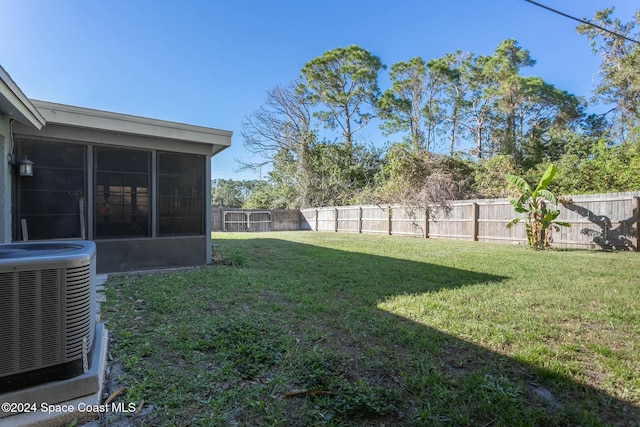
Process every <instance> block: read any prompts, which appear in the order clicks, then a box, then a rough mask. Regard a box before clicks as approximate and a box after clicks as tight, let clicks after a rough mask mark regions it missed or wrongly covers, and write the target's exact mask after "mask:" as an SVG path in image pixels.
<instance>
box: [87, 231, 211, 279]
mask: <svg viewBox="0 0 640 427" xmlns="http://www.w3.org/2000/svg"><path fill="white" fill-rule="evenodd" d="M210 241H211V238H210V237H209V238H207V236H181V237H160V238H146V239H117V240H98V241H96V242H95V243H96V248H97V252H98V257H97V266H96V270H97V272H98V273H116V272H124V271H137V270H148V269H156V268H171V267H189V266H198V265H205V264H208V263H210V261H211V256H210V255H209V257H208V258H207V255H206V253H207V248H208V247H209V250H211V249H210V246H211V245H210Z"/></svg>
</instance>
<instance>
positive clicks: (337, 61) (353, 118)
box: [297, 45, 384, 145]
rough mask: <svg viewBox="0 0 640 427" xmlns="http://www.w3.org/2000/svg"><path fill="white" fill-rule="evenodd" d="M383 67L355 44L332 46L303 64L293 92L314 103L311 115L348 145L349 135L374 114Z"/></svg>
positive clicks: (362, 125) (375, 58)
mask: <svg viewBox="0 0 640 427" xmlns="http://www.w3.org/2000/svg"><path fill="white" fill-rule="evenodd" d="M383 68H384V66H383V65H382V62H381V61H380V58H378V57H377V56H375V55H372V54H371V53H370V52H368V51H367V50H365V49H362V48H361V47H359V46H355V45H351V46H348V47H346V48H336V49H333V50H330V51H327V52H325V53H324V54H323V55H322V56H319V57H317V58H314V59H312V60H311V61H309V62H307V63H306V64H305V66H304V67H303V68H302V70H301V74H302V79H303V82H302V83H300V84H299V85H298V91H297V94H298V95H302V96H304V98H305V99H306V100H307V101H308V102H310V103H311V104H313V105H314V106H318V108H319V110H317V111H315V112H314V116H315V117H317V118H318V119H319V120H320V121H322V122H323V123H324V125H325V127H327V128H328V129H331V130H334V129H339V130H340V132H341V133H342V137H343V142H344V143H345V144H346V145H352V144H353V135H354V134H355V133H356V132H357V131H359V130H360V129H362V128H363V127H365V126H366V125H367V123H369V122H370V121H371V119H372V118H373V117H374V116H373V108H374V107H375V105H376V104H377V102H378V98H379V97H380V90H379V88H378V74H379V73H380V71H381V70H382V69H383ZM323 107H324V108H323Z"/></svg>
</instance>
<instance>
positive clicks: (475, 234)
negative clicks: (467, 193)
mask: <svg viewBox="0 0 640 427" xmlns="http://www.w3.org/2000/svg"><path fill="white" fill-rule="evenodd" d="M471 207H472V208H473V232H472V234H473V241H474V242H477V241H478V228H479V227H478V226H479V224H478V204H477V203H475V202H474V203H473V204H472V205H471Z"/></svg>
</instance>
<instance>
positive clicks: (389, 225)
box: [387, 206, 393, 236]
mask: <svg viewBox="0 0 640 427" xmlns="http://www.w3.org/2000/svg"><path fill="white" fill-rule="evenodd" d="M392 222H393V213H392V211H391V206H389V223H388V224H387V233H388V234H389V236H391V234H392V229H391V228H392V225H391V224H392Z"/></svg>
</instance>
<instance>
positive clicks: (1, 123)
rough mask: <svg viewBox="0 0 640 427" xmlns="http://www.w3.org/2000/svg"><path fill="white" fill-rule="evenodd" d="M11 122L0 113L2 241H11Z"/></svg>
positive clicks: (0, 237)
mask: <svg viewBox="0 0 640 427" xmlns="http://www.w3.org/2000/svg"><path fill="white" fill-rule="evenodd" d="M10 145H11V123H10V120H9V118H8V117H7V116H3V115H0V243H10V242H11V165H10V164H9V161H8V155H9V153H10V149H11V147H10Z"/></svg>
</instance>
